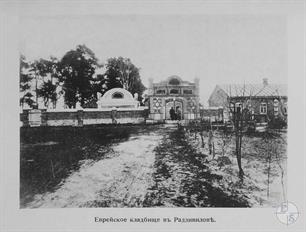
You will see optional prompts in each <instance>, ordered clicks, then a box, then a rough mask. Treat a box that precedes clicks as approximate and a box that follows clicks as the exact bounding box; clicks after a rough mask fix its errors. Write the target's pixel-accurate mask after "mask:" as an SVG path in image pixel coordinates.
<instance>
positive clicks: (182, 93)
mask: <svg viewBox="0 0 306 232" xmlns="http://www.w3.org/2000/svg"><path fill="white" fill-rule="evenodd" d="M149 81H150V84H149V90H148V95H149V110H150V116H149V117H150V119H153V120H171V119H174V120H175V119H183V120H188V119H195V118H198V117H199V115H200V111H199V79H197V78H196V79H195V80H194V83H192V82H188V81H183V80H182V79H181V78H180V77H178V76H170V77H168V78H167V80H165V81H161V82H159V83H153V80H152V79H150V80H149ZM173 113H175V114H174V115H175V116H174V117H173Z"/></svg>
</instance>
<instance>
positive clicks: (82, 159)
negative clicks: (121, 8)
mask: <svg viewBox="0 0 306 232" xmlns="http://www.w3.org/2000/svg"><path fill="white" fill-rule="evenodd" d="M21 25H22V27H21V28H22V32H21V38H20V207H21V208H40V207H47V208H62V207H271V206H276V205H279V204H280V203H281V202H283V201H286V189H287V184H286V182H287V178H286V176H287V167H286V163H287V117H288V110H287V107H288V106H287V100H288V96H287V79H288V78H287V75H286V72H287V64H286V54H287V53H286V49H287V47H286V43H287V39H286V38H287V30H286V21H285V18H284V17H281V16H273V17H272V16H224V15H220V16H202V15H200V16H194V15H191V16H181V15H175V16H147V15H145V16H136V15H128V16H102V17H101V16H100V17H91V16H88V17H77V18H73V17H53V18H44V17H42V18H37V17H34V18H33V17H27V18H24V19H22V21H21ZM50 31H52V33H50ZM59 35H61V36H59Z"/></svg>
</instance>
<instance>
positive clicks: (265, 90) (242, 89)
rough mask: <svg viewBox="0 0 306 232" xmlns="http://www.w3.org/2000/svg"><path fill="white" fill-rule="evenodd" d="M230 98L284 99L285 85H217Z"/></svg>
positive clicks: (285, 93)
mask: <svg viewBox="0 0 306 232" xmlns="http://www.w3.org/2000/svg"><path fill="white" fill-rule="evenodd" d="M217 87H219V88H220V89H222V90H223V91H224V92H225V93H226V94H227V95H228V96H230V97H243V96H245V97H248V96H253V97H279V96H282V97H286V96H287V85H285V84H266V85H265V84H227V85H217Z"/></svg>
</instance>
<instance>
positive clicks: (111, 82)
mask: <svg viewBox="0 0 306 232" xmlns="http://www.w3.org/2000/svg"><path fill="white" fill-rule="evenodd" d="M105 66H106V72H105V78H106V85H107V89H112V88H124V89H126V90H128V91H129V92H131V93H132V94H135V93H138V100H141V96H142V93H143V91H144V90H145V86H144V85H143V84H142V82H141V79H140V75H139V68H137V67H136V66H135V65H134V64H133V63H132V62H131V60H130V59H129V58H123V57H118V58H110V59H108V60H107V63H106V65H105Z"/></svg>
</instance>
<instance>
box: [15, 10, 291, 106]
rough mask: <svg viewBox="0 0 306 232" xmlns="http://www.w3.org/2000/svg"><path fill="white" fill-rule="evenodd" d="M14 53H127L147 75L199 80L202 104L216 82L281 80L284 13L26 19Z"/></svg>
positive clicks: (33, 55) (284, 71)
mask: <svg viewBox="0 0 306 232" xmlns="http://www.w3.org/2000/svg"><path fill="white" fill-rule="evenodd" d="M20 26H21V27H20V38H21V39H20V51H21V53H22V54H24V55H25V56H26V58H27V59H28V60H33V59H38V58H47V57H49V56H50V55H53V56H56V57H58V58H61V57H62V56H63V55H64V54H65V53H66V52H67V51H69V50H70V49H74V48H75V47H76V45H78V44H85V45H86V46H87V47H89V48H90V49H92V50H93V51H94V53H95V54H96V56H97V58H98V59H99V61H100V62H102V63H104V62H105V61H106V59H107V58H110V57H118V56H122V57H128V58H130V59H131V60H132V62H133V63H134V64H135V65H136V66H137V67H139V68H140V69H141V72H140V74H141V78H142V80H143V83H144V84H145V85H146V86H147V85H148V78H150V77H152V78H153V79H154V81H156V82H157V81H161V80H164V79H166V78H167V77H168V76H170V75H178V76H180V77H181V78H182V79H183V80H188V81H193V80H194V78H195V77H198V78H200V99H201V102H202V103H204V104H205V105H206V104H207V100H208V97H209V95H210V94H211V92H212V91H213V89H214V87H215V85H216V84H224V83H244V82H245V83H261V82H262V78H268V79H269V82H270V83H287V30H286V18H285V17H283V16H277V15H274V16H268V15H267V16H265V15H261V16H256V15H245V16H243V15H241V16H239V15H232V16H231V15H227V16H225V15H184V16H183V15H160V16H159V15H151V16H150V15H122V16H120V15H114V16H111V15H103V16H78V17H76V16H67V17H64V16H60V17H48V18H47V17H26V18H21V20H20Z"/></svg>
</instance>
